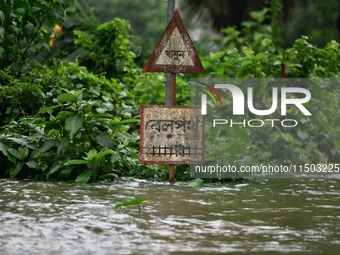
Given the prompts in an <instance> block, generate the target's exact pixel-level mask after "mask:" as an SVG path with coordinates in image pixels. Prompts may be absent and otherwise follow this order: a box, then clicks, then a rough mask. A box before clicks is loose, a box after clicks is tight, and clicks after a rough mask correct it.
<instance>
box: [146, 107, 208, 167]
mask: <svg viewBox="0 0 340 255" xmlns="http://www.w3.org/2000/svg"><path fill="white" fill-rule="evenodd" d="M140 115H141V123H140V160H141V163H147V164H190V163H202V162H203V161H204V118H203V116H202V114H201V108H200V107H192V106H191V107H190V106H165V105H160V106H157V105H143V106H141V109H140Z"/></svg>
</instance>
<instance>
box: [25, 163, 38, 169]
mask: <svg viewBox="0 0 340 255" xmlns="http://www.w3.org/2000/svg"><path fill="white" fill-rule="evenodd" d="M26 165H27V166H28V167H29V168H32V169H37V170H39V165H38V163H37V162H36V161H28V162H26Z"/></svg>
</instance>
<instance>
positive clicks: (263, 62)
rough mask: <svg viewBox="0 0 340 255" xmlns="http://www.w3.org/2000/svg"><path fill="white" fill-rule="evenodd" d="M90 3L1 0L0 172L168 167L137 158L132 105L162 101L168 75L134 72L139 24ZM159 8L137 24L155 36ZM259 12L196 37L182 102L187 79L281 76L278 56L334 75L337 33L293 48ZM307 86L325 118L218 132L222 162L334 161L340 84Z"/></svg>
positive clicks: (180, 93) (88, 172)
mask: <svg viewBox="0 0 340 255" xmlns="http://www.w3.org/2000/svg"><path fill="white" fill-rule="evenodd" d="M89 2H90V1H85V0H83V1H80V0H79V1H75V0H74V1H44V0H36V1H28V0H8V1H1V2H0V5H1V8H0V10H1V11H0V165H1V166H2V167H1V168H0V176H1V177H23V178H36V179H57V180H69V181H75V182H79V183H81V182H89V181H97V180H113V179H117V178H119V176H124V175H126V176H136V177H145V178H161V179H165V178H166V174H167V168H166V166H157V165H141V164H139V107H140V105H142V104H164V102H165V99H164V91H165V88H164V82H165V76H164V74H160V73H142V72H141V70H142V67H143V65H144V63H145V60H146V58H145V55H144V56H143V54H145V52H148V48H140V47H139V45H137V44H136V43H137V42H138V41H137V40H135V39H134V37H132V36H131V35H132V31H131V24H132V29H135V30H138V29H140V28H139V27H137V25H136V24H135V23H134V22H131V24H130V23H129V22H128V21H127V20H125V19H122V18H118V17H117V18H114V19H110V17H111V16H110V15H108V16H107V17H109V18H107V17H106V19H108V20H105V21H107V22H106V23H101V22H100V21H99V19H98V18H97V17H96V16H95V15H93V13H95V12H93V7H91V5H90V3H89ZM139 3H142V1H139V2H138V3H137V2H136V5H137V4H139ZM151 4H156V3H155V2H153V1H151V0H150V5H151ZM94 6H95V5H94ZM157 6H158V7H157V8H160V9H159V14H160V15H163V16H162V19H164V26H162V29H160V28H159V29H155V28H153V27H156V26H157V25H158V24H159V23H160V22H161V19H159V17H160V16H157V17H156V16H155V17H154V18H152V20H153V21H154V22H155V23H153V25H152V28H149V27H148V28H145V29H146V30H145V33H146V34H148V33H149V32H150V38H151V37H152V38H153V39H155V37H157V38H156V40H155V41H156V42H157V41H158V39H159V37H160V35H161V33H160V31H159V30H161V31H163V29H164V28H165V23H166V22H165V15H166V14H165V13H164V14H161V13H162V11H161V10H163V9H164V3H163V2H162V3H157ZM103 7H105V6H103ZM121 8H123V6H122V7H121ZM124 8H125V7H124ZM147 9H148V10H149V11H150V12H151V8H149V7H148V8H147ZM117 12H118V13H120V12H122V11H121V10H120V9H117ZM143 15H147V14H146V12H145V13H144V12H143ZM148 15H151V14H148ZM266 15H270V12H268V10H266V9H264V10H263V11H259V12H255V13H252V15H251V16H252V17H253V19H252V20H250V21H247V22H246V23H244V24H243V26H242V27H243V30H242V32H240V30H236V29H235V28H226V29H224V30H223V31H224V33H225V34H224V36H223V38H221V40H208V39H207V38H205V39H204V40H202V41H201V42H200V43H195V45H196V48H197V49H198V52H199V54H200V57H201V60H202V63H203V65H204V67H205V69H206V73H205V74H202V75H180V74H178V75H177V104H178V105H189V103H190V93H189V85H188V84H189V78H191V77H196V78H197V77H201V78H203V77H218V78H223V77H227V78H234V77H237V78H271V77H276V78H277V77H280V75H281V66H282V65H284V66H285V67H286V77H291V78H293V77H301V78H302V77H306V78H313V77H328V78H339V73H340V72H339V68H340V64H339V63H340V61H339V60H340V59H339V53H338V52H339V44H338V43H337V42H335V41H330V42H328V44H327V45H326V46H324V47H321V48H320V47H316V46H314V45H312V44H311V43H310V42H309V39H308V38H307V37H300V38H299V39H297V40H295V42H294V44H293V45H292V46H291V47H288V48H285V49H283V48H280V47H278V46H277V43H276V42H277V41H279V38H278V35H277V33H275V32H273V31H274V30H275V27H273V26H274V25H275V24H264V23H263V22H264V20H265V19H266V17H267V16H266ZM117 16H118V14H117ZM144 21H145V20H144ZM144 21H143V22H144ZM143 22H141V23H140V25H141V27H142V29H143V28H144V27H145V25H143V24H144V23H143ZM55 24H60V25H62V26H63V35H62V36H59V37H57V38H56V45H55V47H54V48H53V49H51V48H50V47H49V46H48V42H49V40H50V36H51V33H52V28H53V26H54V25H55ZM145 24H146V23H145ZM134 26H135V27H134ZM159 27H161V26H159ZM149 29H150V30H149ZM141 38H142V37H141ZM133 42H135V44H133ZM150 42H151V40H150ZM150 44H151V43H150ZM154 46H155V44H154V45H152V49H153V47H154ZM207 49H209V50H207ZM141 52H142V54H140V53H141ZM147 55H148V54H147ZM311 86H312V87H311V88H310V89H312V90H313V98H312V100H311V102H310V103H309V104H310V105H311V106H313V107H316V108H315V109H314V108H313V112H315V115H313V118H316V120H318V121H319V122H321V121H322V120H323V119H324V120H325V122H324V123H326V125H323V126H315V125H310V124H309V122H308V120H306V121H305V123H302V125H301V126H299V127H298V128H295V129H294V130H291V131H287V130H283V129H280V128H277V129H274V130H267V129H261V130H260V129H256V130H255V131H251V132H250V131H248V130H238V129H235V130H234V131H229V132H233V133H230V134H228V135H227V136H225V139H226V140H225V141H220V142H221V144H222V142H223V143H224V145H225V146H226V147H225V151H227V152H228V155H227V160H228V162H230V163H235V164H236V163H237V162H238V161H243V162H250V163H259V162H268V161H270V162H273V163H276V162H287V163H289V162H308V161H309V160H320V161H321V162H322V163H325V162H328V161H329V162H331V161H333V162H339V157H340V144H339V140H340V139H339V136H340V128H339V127H340V123H339V103H338V98H339V87H338V86H335V85H334V83H324V84H322V86H318V85H317V84H313V85H311ZM270 95H271V89H270V86H267V87H266V86H263V87H262V88H261V90H260V91H259V92H258V93H257V94H256V95H255V100H257V101H259V102H263V105H261V106H263V107H268V106H267V105H266V103H265V102H270V100H269V98H270ZM261 106H260V107H261ZM326 109H327V110H326ZM330 116H332V117H330ZM319 122H318V123H319ZM209 134H210V136H209V137H208V141H207V143H208V144H209V142H211V143H213V142H216V141H215V140H214V139H215V138H216V136H214V133H213V132H211V133H210V132H209ZM209 139H210V140H209ZM176 169H177V171H176V179H177V180H185V179H187V178H188V168H187V167H186V166H178V167H177V168H176Z"/></svg>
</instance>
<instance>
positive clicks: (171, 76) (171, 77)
mask: <svg viewBox="0 0 340 255" xmlns="http://www.w3.org/2000/svg"><path fill="white" fill-rule="evenodd" d="M175 5H176V3H175V0H168V19H167V21H168V24H169V22H170V20H171V18H172V15H173V14H174V12H175ZM165 105H172V106H174V105H176V73H166V81H165ZM174 181H175V165H173V164H170V165H169V182H170V184H173V183H174Z"/></svg>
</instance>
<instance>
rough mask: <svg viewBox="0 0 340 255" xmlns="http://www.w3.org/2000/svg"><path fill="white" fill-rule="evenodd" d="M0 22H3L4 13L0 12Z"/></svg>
mask: <svg viewBox="0 0 340 255" xmlns="http://www.w3.org/2000/svg"><path fill="white" fill-rule="evenodd" d="M0 20H1V21H2V22H3V21H4V20H5V15H4V13H3V12H2V11H1V10H0Z"/></svg>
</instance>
